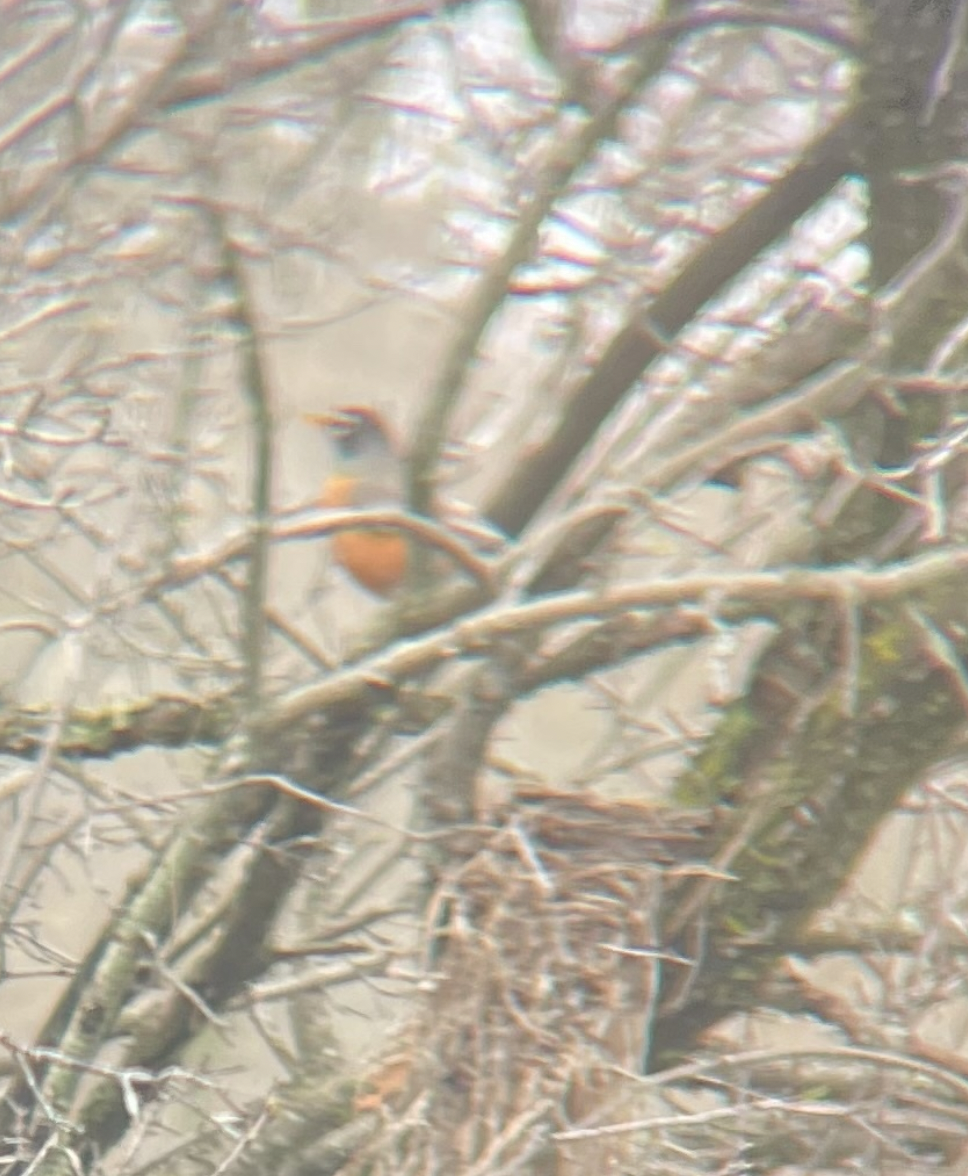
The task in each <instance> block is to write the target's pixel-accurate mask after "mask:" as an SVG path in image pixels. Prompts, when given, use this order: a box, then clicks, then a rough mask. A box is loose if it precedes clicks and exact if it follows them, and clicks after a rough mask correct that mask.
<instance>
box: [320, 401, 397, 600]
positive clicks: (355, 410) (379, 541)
mask: <svg viewBox="0 0 968 1176" xmlns="http://www.w3.org/2000/svg"><path fill="white" fill-rule="evenodd" d="M308 419H309V420H310V421H311V422H312V423H313V424H316V425H319V426H321V427H322V428H323V430H324V432H325V434H326V436H327V438H328V440H329V442H330V448H331V450H332V464H331V467H330V470H329V473H328V475H327V477H326V479H325V480H324V482H323V487H322V491H321V493H320V505H321V506H323V507H325V508H328V509H331V510H332V509H336V510H353V509H360V510H362V509H367V508H375V507H392V508H394V509H398V508H400V507H401V506H402V505H403V497H404V472H403V462H402V460H401V457H400V453H399V450H398V448H397V445H396V443H395V440H394V438H393V436H392V435H391V432H390V429H389V426H388V425H387V423H386V422H385V421H384V419H383V417H382V416H381V415H380V414H379V413H378V412H377V411H376V410H375V409H372V408H360V407H356V406H353V407H349V408H337V409H334V410H333V411H332V412H329V413H322V414H320V415H313V416H310V417H309V418H308ZM333 555H334V557H335V559H336V562H337V563H338V564H339V565H340V566H341V567H342V568H343V569H344V570H345V571H347V572H348V573H349V574H350V575H351V576H352V577H353V579H354V580H356V582H357V583H358V584H362V585H363V587H364V588H368V589H369V590H370V592H374V593H376V595H378V596H390V595H391V594H392V593H393V592H394V591H395V590H396V589H397V588H399V587H400V585H401V584H402V583H403V581H404V579H405V577H406V574H407V566H408V564H409V562H410V544H409V542H408V540H407V538H406V537H405V536H404V535H403V534H401V533H400V532H399V531H390V530H386V531H381V530H366V531H362V530H361V531H339V532H338V533H337V534H336V535H334V536H333Z"/></svg>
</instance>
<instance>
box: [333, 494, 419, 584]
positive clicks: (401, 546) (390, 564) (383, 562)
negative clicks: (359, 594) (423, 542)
mask: <svg viewBox="0 0 968 1176" xmlns="http://www.w3.org/2000/svg"><path fill="white" fill-rule="evenodd" d="M361 497H365V496H361V495H360V493H359V484H358V480H357V479H356V478H353V477H350V476H346V475H342V476H336V477H330V478H328V479H327V481H326V484H325V485H324V487H323V493H322V494H321V496H320V501H321V504H322V505H323V506H324V507H326V508H328V509H331V510H344V509H352V508H353V507H356V506H363V505H373V504H372V503H367V504H364V503H363V502H361ZM333 556H334V558H335V559H336V562H337V563H338V564H339V565H340V567H341V568H343V569H344V570H345V571H347V572H349V574H350V575H351V576H352V577H353V579H354V580H356V581H357V582H358V583H359V584H362V585H363V587H364V588H368V589H369V591H370V592H375V593H376V594H377V595H378V596H389V595H390V593H391V592H393V591H394V589H396V588H399V586H400V585H401V584H402V583H403V580H404V577H405V576H406V574H407V564H408V563H409V558H410V549H409V544H408V543H407V540H406V538H405V536H403V535H402V534H401V533H400V532H399V531H381V530H372V531H371V530H361V531H339V532H337V533H336V534H335V535H334V536H333Z"/></svg>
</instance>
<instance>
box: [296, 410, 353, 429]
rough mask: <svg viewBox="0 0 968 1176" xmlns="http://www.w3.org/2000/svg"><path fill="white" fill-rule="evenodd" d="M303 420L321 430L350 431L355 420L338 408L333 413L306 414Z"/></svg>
mask: <svg viewBox="0 0 968 1176" xmlns="http://www.w3.org/2000/svg"><path fill="white" fill-rule="evenodd" d="M303 420H304V421H307V422H308V423H309V424H311V425H316V426H317V427H318V428H320V429H348V428H351V427H352V425H353V421H354V418H353V417H352V416H350V414H349V413H346V412H342V411H341V410H340V409H338V408H337V409H334V410H333V411H332V412H304V413H303Z"/></svg>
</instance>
